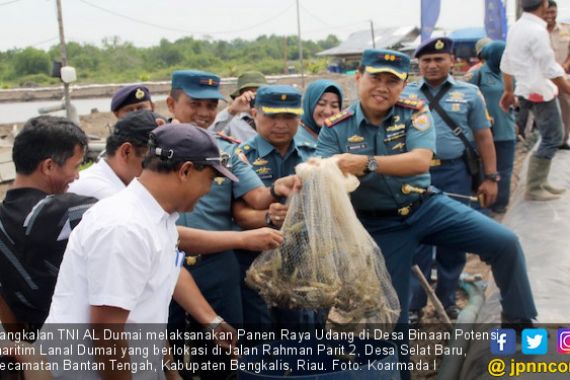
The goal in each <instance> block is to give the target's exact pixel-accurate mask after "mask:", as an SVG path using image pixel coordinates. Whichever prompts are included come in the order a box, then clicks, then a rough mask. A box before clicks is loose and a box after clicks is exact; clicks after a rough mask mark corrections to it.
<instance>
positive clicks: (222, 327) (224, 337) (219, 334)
mask: <svg viewBox="0 0 570 380" xmlns="http://www.w3.org/2000/svg"><path fill="white" fill-rule="evenodd" d="M237 339H238V337H237V331H236V329H234V328H233V327H232V326H230V325H229V324H228V323H227V322H226V321H223V322H222V323H220V324H219V325H218V327H216V328H215V329H214V342H215V343H216V344H217V345H218V346H220V347H221V348H223V349H224V350H231V356H232V357H233V358H235V357H236V356H237V355H235V350H234V349H235V347H236V345H237Z"/></svg>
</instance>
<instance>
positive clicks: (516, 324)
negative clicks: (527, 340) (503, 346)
mask: <svg viewBox="0 0 570 380" xmlns="http://www.w3.org/2000/svg"><path fill="white" fill-rule="evenodd" d="M501 327H502V328H504V329H513V330H515V332H516V334H517V336H520V335H521V334H522V331H523V330H524V329H532V328H533V327H534V322H533V320H532V319H528V318H516V319H510V318H507V317H505V316H504V315H503V314H501Z"/></svg>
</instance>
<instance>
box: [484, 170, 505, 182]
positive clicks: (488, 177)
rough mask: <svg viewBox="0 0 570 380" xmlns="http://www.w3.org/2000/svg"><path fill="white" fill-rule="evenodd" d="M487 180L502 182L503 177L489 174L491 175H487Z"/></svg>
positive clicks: (497, 174)
mask: <svg viewBox="0 0 570 380" xmlns="http://www.w3.org/2000/svg"><path fill="white" fill-rule="evenodd" d="M485 179H488V180H489V181H493V182H499V181H500V180H501V176H500V175H499V173H497V172H495V173H489V174H485Z"/></svg>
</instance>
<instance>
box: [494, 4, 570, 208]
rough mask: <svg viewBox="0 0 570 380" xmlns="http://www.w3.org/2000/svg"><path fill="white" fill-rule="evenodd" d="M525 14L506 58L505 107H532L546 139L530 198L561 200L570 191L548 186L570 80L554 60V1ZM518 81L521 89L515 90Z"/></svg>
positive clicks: (527, 7)
mask: <svg viewBox="0 0 570 380" xmlns="http://www.w3.org/2000/svg"><path fill="white" fill-rule="evenodd" d="M521 3H522V7H523V10H524V13H523V15H522V17H521V18H520V19H519V20H518V21H517V22H516V23H515V25H514V26H513V27H512V28H511V30H510V31H509V36H508V38H507V46H506V49H505V52H504V54H503V58H502V60H501V71H502V72H503V74H504V82H505V91H504V93H503V97H502V98H501V101H500V104H501V107H502V108H503V110H504V111H505V112H508V109H509V107H511V106H512V105H514V104H515V101H516V98H515V96H516V97H518V100H519V102H520V106H521V108H526V109H530V110H531V111H532V113H533V114H534V116H535V119H536V126H537V128H538V130H539V132H540V135H541V142H540V145H539V147H538V149H537V150H536V151H535V152H534V154H533V155H532V157H531V158H530V160H529V165H528V173H527V188H526V195H525V197H526V199H527V200H537V201H548V200H553V199H558V198H560V194H562V193H563V192H564V191H565V189H560V188H556V187H554V186H552V185H550V184H549V183H548V180H547V178H548V173H549V172H550V165H551V161H552V158H553V157H554V155H555V154H556V151H557V149H558V147H559V146H560V145H561V144H562V136H563V131H562V119H561V115H560V106H559V104H558V101H557V99H556V97H557V95H558V91H559V90H560V91H562V92H566V93H570V82H568V80H567V79H566V78H565V73H564V69H563V68H562V66H560V64H558V63H557V62H556V60H555V57H554V51H553V50H552V47H551V45H550V39H549V37H548V31H547V30H546V22H545V21H544V19H543V18H544V16H545V14H546V11H547V9H548V0H522V1H521ZM513 78H514V79H516V88H515V90H514V91H513Z"/></svg>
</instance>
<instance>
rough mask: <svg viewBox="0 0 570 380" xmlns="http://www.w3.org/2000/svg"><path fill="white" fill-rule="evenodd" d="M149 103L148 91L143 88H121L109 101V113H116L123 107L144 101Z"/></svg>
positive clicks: (137, 86)
mask: <svg viewBox="0 0 570 380" xmlns="http://www.w3.org/2000/svg"><path fill="white" fill-rule="evenodd" d="M146 100H148V101H150V91H149V90H148V88H146V87H145V86H141V85H140V84H133V85H129V86H124V87H121V88H119V89H118V90H117V92H115V94H114V95H113V98H112V99H111V112H116V111H118V110H119V109H121V108H123V107H124V106H128V105H131V104H135V103H140V102H144V101H146Z"/></svg>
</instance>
